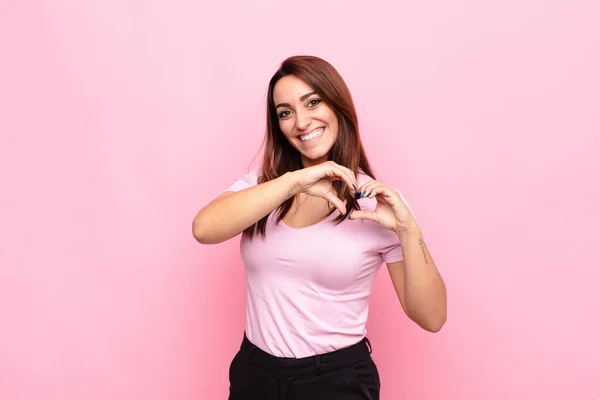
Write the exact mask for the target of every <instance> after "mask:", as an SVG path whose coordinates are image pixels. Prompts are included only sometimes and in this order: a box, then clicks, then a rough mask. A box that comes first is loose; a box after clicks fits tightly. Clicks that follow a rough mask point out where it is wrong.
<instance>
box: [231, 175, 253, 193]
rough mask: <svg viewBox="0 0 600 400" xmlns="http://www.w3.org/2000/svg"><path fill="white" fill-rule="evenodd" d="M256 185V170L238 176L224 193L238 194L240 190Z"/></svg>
mask: <svg viewBox="0 0 600 400" xmlns="http://www.w3.org/2000/svg"><path fill="white" fill-rule="evenodd" d="M257 183H258V173H257V171H256V170H250V171H249V172H248V173H247V174H245V175H242V176H240V177H239V178H238V179H237V180H236V181H235V182H234V183H233V184H232V185H231V186H229V187H228V188H227V190H226V192H239V191H240V190H244V189H248V188H249V187H252V186H256V184H257Z"/></svg>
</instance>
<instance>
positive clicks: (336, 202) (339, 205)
mask: <svg viewBox="0 0 600 400" xmlns="http://www.w3.org/2000/svg"><path fill="white" fill-rule="evenodd" d="M323 197H324V198H325V199H326V200H327V201H328V202H330V203H331V204H333V205H334V207H335V208H337V209H338V210H339V211H340V212H341V213H342V214H343V215H346V206H345V205H344V202H342V201H341V200H340V199H339V198H338V197H337V196H336V195H335V194H334V193H333V192H327V193H325V196H323Z"/></svg>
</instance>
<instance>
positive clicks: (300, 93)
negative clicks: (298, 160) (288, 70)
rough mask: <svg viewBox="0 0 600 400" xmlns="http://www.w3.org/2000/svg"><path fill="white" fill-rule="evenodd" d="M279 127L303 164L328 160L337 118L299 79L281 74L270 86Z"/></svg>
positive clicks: (335, 134) (336, 129) (334, 138)
mask: <svg viewBox="0 0 600 400" xmlns="http://www.w3.org/2000/svg"><path fill="white" fill-rule="evenodd" d="M273 101H274V102H275V107H276V110H277V116H278V118H279V128H280V129H281V131H282V132H283V134H284V135H285V137H286V138H287V140H288V141H289V142H290V143H291V144H292V146H294V147H295V148H296V149H297V150H298V151H299V152H300V154H301V155H302V164H303V166H304V167H310V166H312V165H317V164H319V163H322V162H324V161H327V154H328V153H329V150H330V149H331V147H333V144H334V143H335V141H336V138H337V134H338V121H337V117H336V116H335V113H334V112H333V110H332V109H331V108H330V107H329V106H328V105H327V104H325V102H323V101H322V100H321V98H320V97H319V96H318V95H317V94H316V93H315V92H314V89H313V88H311V87H310V86H308V85H307V84H306V82H304V81H303V80H301V79H298V78H296V77H295V76H293V75H288V76H284V77H283V78H281V79H280V80H279V81H278V82H277V83H276V84H275V87H274V88H273Z"/></svg>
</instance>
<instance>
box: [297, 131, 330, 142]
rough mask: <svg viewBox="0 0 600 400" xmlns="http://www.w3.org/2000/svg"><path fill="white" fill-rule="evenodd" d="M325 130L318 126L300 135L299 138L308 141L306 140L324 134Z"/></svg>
mask: <svg viewBox="0 0 600 400" xmlns="http://www.w3.org/2000/svg"><path fill="white" fill-rule="evenodd" d="M323 131H325V128H317V129H315V130H313V131H312V132H311V133H309V134H307V135H301V136H299V138H300V140H301V141H303V142H306V141H309V140H312V139H316V138H318V137H319V136H321V135H322V134H323Z"/></svg>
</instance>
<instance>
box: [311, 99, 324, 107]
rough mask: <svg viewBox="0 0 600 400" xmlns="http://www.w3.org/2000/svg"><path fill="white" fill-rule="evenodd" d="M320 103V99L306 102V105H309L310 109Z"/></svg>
mask: <svg viewBox="0 0 600 400" xmlns="http://www.w3.org/2000/svg"><path fill="white" fill-rule="evenodd" d="M320 102H321V99H313V100H311V101H309V102H308V105H309V106H310V107H314V106H316V105H317V104H319V103H320Z"/></svg>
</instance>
